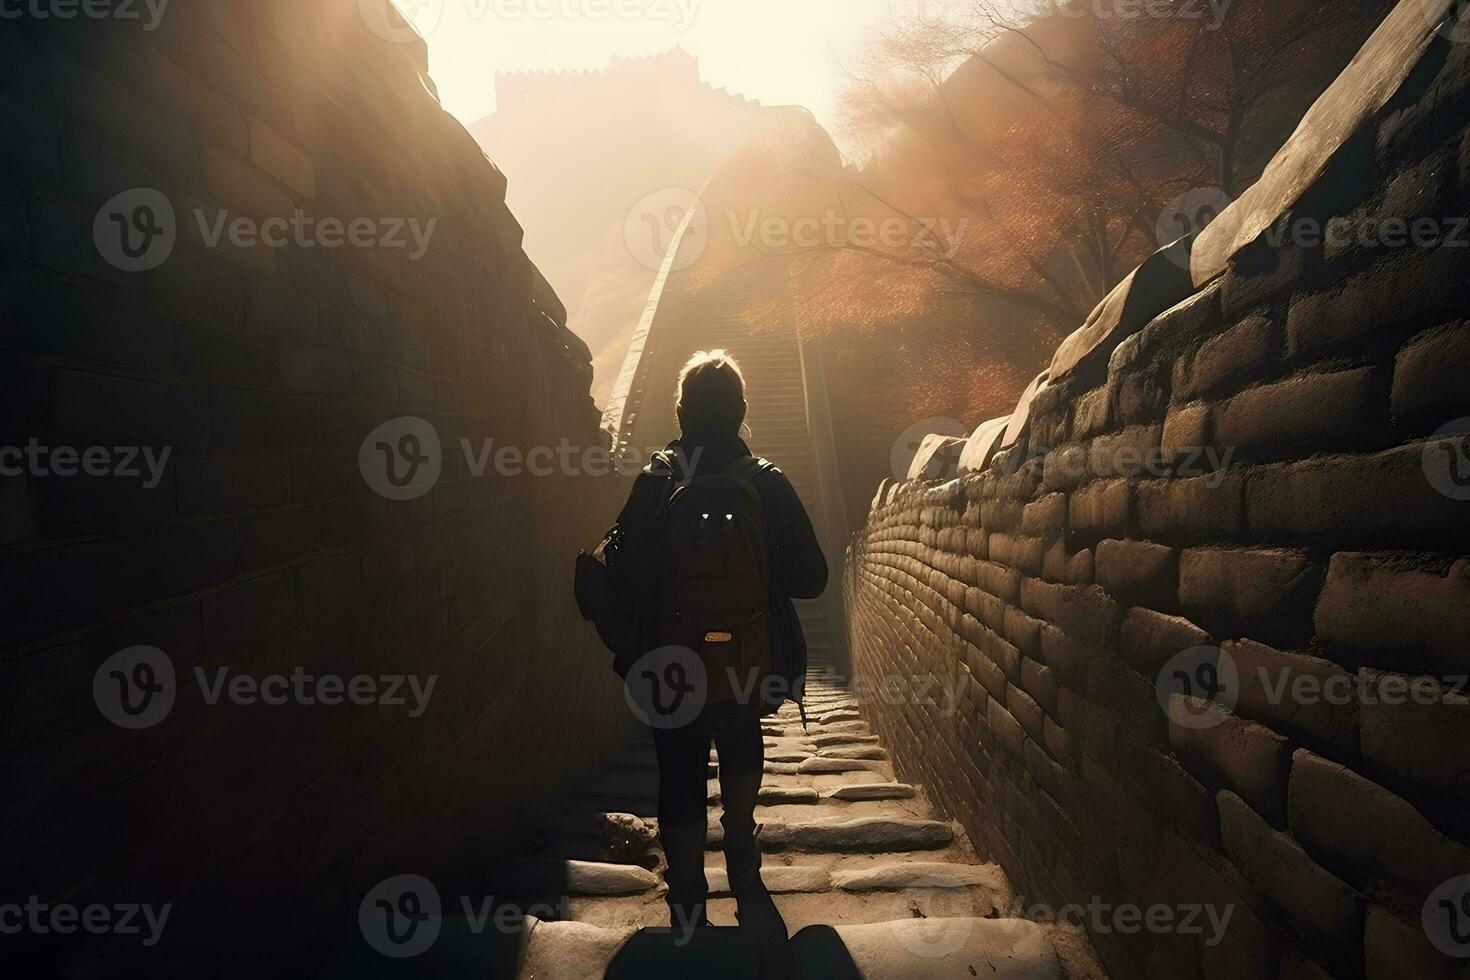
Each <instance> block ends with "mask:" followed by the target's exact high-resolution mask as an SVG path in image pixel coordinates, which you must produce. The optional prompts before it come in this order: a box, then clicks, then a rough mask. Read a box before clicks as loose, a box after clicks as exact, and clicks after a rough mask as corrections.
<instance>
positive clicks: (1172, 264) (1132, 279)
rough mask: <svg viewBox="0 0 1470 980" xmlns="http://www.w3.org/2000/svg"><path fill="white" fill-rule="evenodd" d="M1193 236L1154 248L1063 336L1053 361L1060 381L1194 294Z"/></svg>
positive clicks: (1055, 376) (1053, 375)
mask: <svg viewBox="0 0 1470 980" xmlns="http://www.w3.org/2000/svg"><path fill="white" fill-rule="evenodd" d="M1190 247H1191V241H1190V239H1188V238H1184V239H1181V240H1180V241H1177V242H1174V243H1173V244H1171V245H1167V246H1165V247H1164V248H1162V249H1160V250H1159V251H1157V252H1155V253H1153V255H1151V256H1149V257H1148V258H1147V259H1145V260H1144V261H1143V264H1142V265H1140V266H1139V267H1138V268H1137V269H1135V270H1133V272H1131V273H1130V274H1129V275H1128V276H1127V277H1126V278H1124V280H1123V281H1122V282H1120V283H1118V285H1116V286H1114V287H1113V289H1112V291H1111V292H1110V293H1108V295H1107V296H1105V297H1103V300H1102V302H1101V303H1099V304H1098V305H1097V307H1096V309H1094V310H1093V311H1092V314H1091V315H1090V316H1089V317H1088V319H1087V322H1086V323H1085V324H1083V325H1082V326H1081V327H1080V328H1079V329H1078V330H1077V331H1076V332H1075V333H1073V334H1072V335H1071V336H1070V337H1068V338H1067V339H1066V340H1064V341H1062V343H1061V346H1059V347H1058V348H1057V352H1056V355H1055V356H1054V357H1053V358H1052V362H1051V369H1050V370H1051V376H1052V377H1053V378H1055V379H1058V380H1060V379H1061V378H1063V377H1065V376H1066V375H1068V374H1070V373H1071V372H1072V371H1074V370H1076V368H1077V366H1078V365H1079V364H1083V363H1084V362H1093V361H1097V360H1105V359H1106V358H1107V357H1109V356H1110V355H1111V353H1112V351H1113V350H1114V349H1115V348H1116V347H1117V346H1118V344H1120V343H1121V342H1122V341H1123V340H1124V339H1125V338H1127V337H1129V336H1130V335H1132V334H1133V333H1135V332H1136V331H1138V330H1141V329H1143V327H1144V326H1145V325H1147V324H1148V322H1149V321H1150V320H1152V319H1153V318H1154V317H1156V316H1158V315H1159V314H1161V313H1163V312H1164V311H1165V310H1167V309H1169V308H1170V307H1171V306H1174V305H1175V304H1177V303H1180V302H1183V301H1184V300H1186V299H1188V298H1189V297H1190V295H1191V294H1192V293H1194V291H1195V290H1194V284H1193V283H1191V282H1190V277H1189V274H1188V272H1187V271H1186V270H1187V267H1188V264H1189V251H1190Z"/></svg>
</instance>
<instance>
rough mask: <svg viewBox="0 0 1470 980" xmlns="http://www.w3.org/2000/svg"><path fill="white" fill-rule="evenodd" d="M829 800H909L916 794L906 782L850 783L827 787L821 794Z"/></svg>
mask: <svg viewBox="0 0 1470 980" xmlns="http://www.w3.org/2000/svg"><path fill="white" fill-rule="evenodd" d="M823 795H824V796H826V797H827V798H828V799H830V800H842V801H844V802H854V801H857V800H911V799H913V798H914V796H915V795H917V791H916V790H915V789H914V787H912V786H910V785H909V784H907V783H851V784H849V785H847V786H838V787H836V788H835V789H829V790H828V791H827V792H826V793H824V794H823Z"/></svg>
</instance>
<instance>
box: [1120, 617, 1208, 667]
mask: <svg viewBox="0 0 1470 980" xmlns="http://www.w3.org/2000/svg"><path fill="white" fill-rule="evenodd" d="M1213 642H1214V641H1213V640H1212V639H1211V638H1210V634H1208V633H1206V632H1205V631H1204V630H1202V629H1200V628H1199V627H1198V626H1196V625H1195V624H1194V623H1192V622H1190V621H1189V620H1187V619H1185V618H1183V617H1182V616H1169V615H1166V614H1164V613H1161V612H1156V611H1154V610H1152V609H1130V610H1128V612H1127V613H1126V614H1124V616H1123V625H1122V627H1121V628H1120V631H1119V635H1118V646H1119V652H1120V653H1121V655H1122V657H1123V659H1124V660H1125V661H1126V662H1127V663H1129V664H1131V665H1132V666H1133V667H1134V668H1135V669H1137V670H1139V671H1140V672H1142V673H1144V674H1145V675H1147V676H1148V677H1150V678H1152V677H1153V676H1154V675H1155V674H1157V673H1158V672H1159V670H1160V669H1162V668H1163V666H1164V664H1166V663H1167V662H1168V661H1169V659H1170V658H1171V657H1173V656H1175V655H1176V654H1180V653H1183V652H1184V651H1186V650H1190V649H1193V648H1194V647H1202V646H1209V645H1210V644H1211V643H1213Z"/></svg>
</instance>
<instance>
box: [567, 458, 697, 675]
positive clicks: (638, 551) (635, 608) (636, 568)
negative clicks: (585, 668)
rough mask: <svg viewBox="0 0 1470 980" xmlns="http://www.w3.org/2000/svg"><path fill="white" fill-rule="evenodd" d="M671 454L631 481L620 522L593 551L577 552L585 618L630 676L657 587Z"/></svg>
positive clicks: (643, 649)
mask: <svg viewBox="0 0 1470 980" xmlns="http://www.w3.org/2000/svg"><path fill="white" fill-rule="evenodd" d="M671 459H672V457H671V456H670V455H669V454H666V453H658V454H655V456H654V465H653V466H651V467H650V469H649V471H648V472H647V473H645V474H644V475H642V476H640V477H639V478H638V480H637V481H636V482H635V483H634V484H633V495H632V499H630V500H629V501H628V505H627V506H626V507H625V508H624V509H623V513H622V514H620V515H619V516H618V523H616V524H614V525H613V526H612V528H611V529H610V530H609V531H608V532H607V533H606V534H604V535H603V536H602V540H601V541H600V542H598V544H597V547H596V548H594V549H593V551H592V553H591V554H590V555H589V554H588V553H587V552H585V551H579V552H578V553H577V569H576V579H575V585H574V591H575V593H576V597H577V609H578V610H579V611H580V612H581V613H582V618H583V619H586V620H590V621H591V623H592V625H593V626H595V627H596V628H597V635H598V637H599V638H600V639H601V640H602V642H603V645H604V646H606V647H607V648H608V649H609V650H611V651H612V652H613V670H615V671H616V672H617V674H618V676H619V677H626V676H627V673H628V669H629V667H631V666H632V664H633V662H634V661H635V660H637V658H638V657H639V656H641V655H642V654H643V653H645V652H646V650H647V646H646V644H645V643H644V642H643V641H644V638H645V634H646V629H645V622H646V619H647V613H648V605H649V597H650V596H651V595H653V593H654V590H655V589H656V588H657V569H656V567H655V565H654V562H655V561H656V560H657V558H658V555H657V551H658V542H657V540H656V539H657V537H658V515H659V512H660V511H661V510H662V509H663V506H664V504H665V503H666V502H667V500H668V495H669V490H670V489H671V488H672V486H673V482H674V468H673V466H672V463H671Z"/></svg>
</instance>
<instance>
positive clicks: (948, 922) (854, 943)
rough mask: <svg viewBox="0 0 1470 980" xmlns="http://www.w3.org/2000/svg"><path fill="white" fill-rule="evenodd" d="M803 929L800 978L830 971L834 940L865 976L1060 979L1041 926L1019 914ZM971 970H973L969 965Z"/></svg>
mask: <svg viewBox="0 0 1470 980" xmlns="http://www.w3.org/2000/svg"><path fill="white" fill-rule="evenodd" d="M833 931H834V932H835V933H836V937H835V942H834V940H833V939H831V938H829V936H828V934H826V932H825V929H823V930H821V931H818V930H817V929H816V928H809V929H803V930H802V931H801V932H798V933H797V934H796V935H795V936H793V937H792V938H791V958H792V962H793V964H794V965H795V969H796V970H797V971H799V972H800V975H803V976H821V975H823V973H824V971H829V970H830V969H831V965H832V962H833V956H834V954H835V951H836V949H837V948H838V947H837V946H836V945H835V944H840V948H841V949H842V950H843V951H845V954H846V957H847V958H850V959H851V962H852V964H853V966H854V967H855V968H856V975H857V976H861V977H863V978H864V980H952V978H955V977H969V976H978V975H980V974H979V970H980V969H982V968H983V969H984V970H985V974H984V975H985V976H988V977H991V978H993V980H1061V976H1062V974H1061V967H1060V965H1059V964H1058V962H1057V954H1056V952H1055V950H1053V949H1052V946H1051V944H1050V943H1049V942H1048V941H1047V939H1046V934H1045V932H1044V931H1043V929H1042V927H1041V926H1040V925H1038V924H1037V923H1034V922H1027V921H1025V920H1022V919H946V918H937V917H936V918H915V917H912V916H911V917H909V918H905V919H895V920H893V921H890V922H874V923H869V924H866V925H839V926H836V927H834V929H833ZM971 970H975V971H976V973H974V974H971V973H970V971H971Z"/></svg>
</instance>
